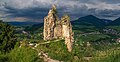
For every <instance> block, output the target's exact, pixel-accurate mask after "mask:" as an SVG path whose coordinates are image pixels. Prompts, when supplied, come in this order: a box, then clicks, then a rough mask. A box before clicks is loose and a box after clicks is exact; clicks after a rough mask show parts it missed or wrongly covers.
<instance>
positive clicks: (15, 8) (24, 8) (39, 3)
mask: <svg viewBox="0 0 120 62" xmlns="http://www.w3.org/2000/svg"><path fill="white" fill-rule="evenodd" d="M52 4H55V5H56V6H57V10H58V14H59V16H61V15H64V14H69V15H70V17H71V19H72V20H75V19H77V18H79V17H83V16H86V15H95V16H97V17H99V18H105V19H111V20H114V19H116V18H118V17H120V0H0V18H1V19H3V20H4V21H21V22H22V21H39V22H41V21H43V18H44V16H46V15H47V13H48V11H49V9H50V8H51V5H52Z"/></svg>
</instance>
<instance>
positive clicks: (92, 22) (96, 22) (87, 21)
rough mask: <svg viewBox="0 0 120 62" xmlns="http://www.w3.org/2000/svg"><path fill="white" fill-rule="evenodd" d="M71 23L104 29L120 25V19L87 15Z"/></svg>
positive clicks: (34, 23)
mask: <svg viewBox="0 0 120 62" xmlns="http://www.w3.org/2000/svg"><path fill="white" fill-rule="evenodd" d="M7 23H9V24H11V25H15V26H21V25H32V26H33V27H39V26H40V27H41V26H42V25H43V23H42V24H41V23H40V22H7ZM71 23H72V24H73V25H86V26H95V27H104V26H112V25H120V17H119V18H118V19H116V20H114V21H112V20H108V19H100V18H98V17H96V16H94V15H87V16H84V17H80V18H78V19H77V20H74V21H71ZM39 24H40V25H39ZM33 27H32V28H33Z"/></svg>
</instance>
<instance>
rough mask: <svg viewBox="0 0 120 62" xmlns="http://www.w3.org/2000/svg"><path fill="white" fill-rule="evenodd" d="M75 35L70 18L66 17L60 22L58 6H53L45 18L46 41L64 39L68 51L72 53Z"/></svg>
mask: <svg viewBox="0 0 120 62" xmlns="http://www.w3.org/2000/svg"><path fill="white" fill-rule="evenodd" d="M73 35H74V33H73V32H72V25H71V23H70V17H69V16H68V15H65V16H63V17H62V18H61V20H59V18H58V16H57V11H56V6H55V5H53V6H52V9H51V10H49V13H48V15H47V16H46V17H45V18H44V40H52V39H60V38H64V39H65V44H66V45H67V48H68V51H69V52H71V51H72V46H73V42H74V38H73Z"/></svg>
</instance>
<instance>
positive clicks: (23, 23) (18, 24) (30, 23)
mask: <svg viewBox="0 0 120 62" xmlns="http://www.w3.org/2000/svg"><path fill="white" fill-rule="evenodd" d="M7 23H8V24H11V25H14V26H22V25H34V24H39V22H7Z"/></svg>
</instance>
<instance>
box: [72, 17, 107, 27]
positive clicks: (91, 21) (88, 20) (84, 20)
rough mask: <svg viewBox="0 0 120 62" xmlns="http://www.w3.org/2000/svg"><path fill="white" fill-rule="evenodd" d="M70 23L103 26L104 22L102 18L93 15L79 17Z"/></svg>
mask: <svg viewBox="0 0 120 62" xmlns="http://www.w3.org/2000/svg"><path fill="white" fill-rule="evenodd" d="M72 23H73V24H77V25H88V26H95V27H103V26H105V24H106V23H105V22H104V21H103V20H101V19H99V18H97V17H95V16H93V15H88V16H85V17H81V18H79V19H78V20H75V21H73V22H72Z"/></svg>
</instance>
